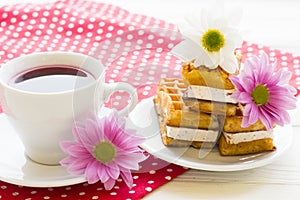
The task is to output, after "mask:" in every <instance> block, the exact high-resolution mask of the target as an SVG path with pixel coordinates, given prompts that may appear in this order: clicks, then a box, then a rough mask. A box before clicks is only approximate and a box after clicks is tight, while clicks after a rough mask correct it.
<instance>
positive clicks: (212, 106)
mask: <svg viewBox="0 0 300 200" xmlns="http://www.w3.org/2000/svg"><path fill="white" fill-rule="evenodd" d="M183 101H184V103H185V105H186V106H188V107H189V108H190V109H191V110H193V111H201V112H204V113H210V114H215V115H226V116H235V115H239V114H240V113H241V112H242V111H241V109H242V107H241V105H240V104H231V103H222V102H215V101H209V100H201V99H195V98H188V97H183Z"/></svg>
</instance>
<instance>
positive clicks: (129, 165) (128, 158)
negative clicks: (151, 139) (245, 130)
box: [116, 153, 142, 170]
mask: <svg viewBox="0 0 300 200" xmlns="http://www.w3.org/2000/svg"><path fill="white" fill-rule="evenodd" d="M140 155H142V154H135V153H131V154H126V155H119V156H118V158H116V162H117V163H118V165H119V166H121V167H123V168H126V169H133V170H138V169H139V164H138V163H139V162H138V161H139V160H142V159H141V156H140Z"/></svg>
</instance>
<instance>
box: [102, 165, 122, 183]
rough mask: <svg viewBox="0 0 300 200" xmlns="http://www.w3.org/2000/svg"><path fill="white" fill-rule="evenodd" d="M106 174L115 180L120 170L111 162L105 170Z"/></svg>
mask: <svg viewBox="0 0 300 200" xmlns="http://www.w3.org/2000/svg"><path fill="white" fill-rule="evenodd" d="M105 170H106V173H107V174H108V176H109V177H111V178H113V179H117V178H118V177H119V176H120V169H119V167H118V164H116V163H115V164H113V163H112V162H111V163H110V164H109V166H108V167H106V168H105Z"/></svg>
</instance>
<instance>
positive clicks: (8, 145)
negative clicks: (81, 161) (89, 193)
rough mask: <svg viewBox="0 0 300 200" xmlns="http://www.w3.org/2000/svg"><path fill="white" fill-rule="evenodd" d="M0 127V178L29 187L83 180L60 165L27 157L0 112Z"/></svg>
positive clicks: (59, 184) (70, 183) (61, 184)
mask: <svg viewBox="0 0 300 200" xmlns="http://www.w3.org/2000/svg"><path fill="white" fill-rule="evenodd" d="M0 127H1V130H0V180H2V181H4V182H8V183H12V184H16V185H22V186H30V187H58V186H66V185H72V184H77V183H82V182H85V179H84V177H78V176H73V175H70V174H69V173H68V172H67V171H66V169H65V168H64V167H62V166H60V165H58V166H47V165H41V164H38V163H35V162H33V161H32V160H31V159H29V158H28V157H27V156H26V155H25V154H24V147H23V145H22V143H21V141H20V140H19V138H18V136H17V135H16V133H15V131H14V129H13V128H12V127H11V126H10V124H9V122H8V120H7V118H6V116H5V115H4V114H0Z"/></svg>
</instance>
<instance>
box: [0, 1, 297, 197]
mask: <svg viewBox="0 0 300 200" xmlns="http://www.w3.org/2000/svg"><path fill="white" fill-rule="evenodd" d="M95 1H96V0H95ZM97 1H102V2H108V3H112V4H115V5H119V6H122V7H123V8H125V9H127V10H129V11H131V12H135V13H140V14H145V15H149V16H153V17H156V18H160V19H163V20H167V21H169V22H173V23H178V22H181V21H182V20H183V16H184V15H185V13H187V12H188V11H189V10H195V8H197V9H199V10H200V9H201V7H202V6H206V5H207V4H208V3H210V1H206V0H130V1H129V0H128V1H126V0H122V1H121V0H97ZM16 2H40V1H39V0H10V1H7V0H0V5H4V4H8V3H16ZM222 2H224V4H225V7H228V6H233V5H238V6H241V8H243V13H244V14H243V20H242V21H241V29H242V30H244V39H245V40H247V41H251V42H254V43H258V44H263V45H267V46H271V47H273V48H277V49H281V50H283V51H288V52H291V53H294V54H296V55H300V34H299V33H300V12H299V8H300V1H297V0H286V1H280V0H274V1H270V0H266V1H264V0H261V1H259V0H252V1H249V0H240V1H237V0H235V1H234V0H230V1H228V0H226V1H222ZM298 104H299V107H300V103H299V102H298ZM292 116H293V131H294V141H293V145H292V147H291V148H290V150H289V151H288V152H286V153H285V154H284V156H282V157H281V158H280V159H279V160H277V161H275V162H274V163H272V164H270V165H267V166H264V167H260V168H257V169H252V170H245V171H238V172H207V171H198V170H190V171H188V172H186V173H184V174H183V175H181V176H179V177H177V178H175V179H174V180H172V181H170V182H169V183H167V184H165V185H163V186H162V187H160V188H158V189H156V190H155V191H153V192H151V193H150V194H149V195H147V196H146V197H145V198H144V199H147V200H151V199H173V200H176V199H223V200H224V199H230V200H234V199H238V200H241V199H273V200H274V199H300V197H299V196H300V159H299V154H300V145H299V143H300V111H299V109H297V110H296V111H293V112H292Z"/></svg>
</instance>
